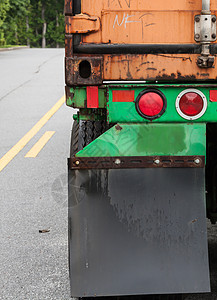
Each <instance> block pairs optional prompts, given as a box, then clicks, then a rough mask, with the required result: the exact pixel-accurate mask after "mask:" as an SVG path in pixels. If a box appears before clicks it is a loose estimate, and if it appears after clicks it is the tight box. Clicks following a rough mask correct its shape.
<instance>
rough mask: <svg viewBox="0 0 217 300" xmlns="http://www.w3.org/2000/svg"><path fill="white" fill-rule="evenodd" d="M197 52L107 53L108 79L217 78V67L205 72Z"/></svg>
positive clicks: (106, 72) (106, 73) (106, 71)
mask: <svg viewBox="0 0 217 300" xmlns="http://www.w3.org/2000/svg"><path fill="white" fill-rule="evenodd" d="M197 57H198V55H197V54H183V55H180V56H177V55H175V54H171V55H154V54H144V55H137V54H128V55H104V61H105V65H106V67H104V72H103V73H104V75H103V78H104V80H161V81H163V80H188V81H192V80H203V79H204V78H206V79H216V71H215V68H211V69H210V70H209V73H204V70H202V69H200V68H199V67H198V66H197V64H196V61H197Z"/></svg>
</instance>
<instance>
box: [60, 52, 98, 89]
mask: <svg viewBox="0 0 217 300" xmlns="http://www.w3.org/2000/svg"><path fill="white" fill-rule="evenodd" d="M102 60H103V59H102V57H101V56H74V57H73V58H69V57H66V61H65V64H66V72H65V75H66V84H67V85H69V86H73V85H97V84H102V80H103V79H102Z"/></svg>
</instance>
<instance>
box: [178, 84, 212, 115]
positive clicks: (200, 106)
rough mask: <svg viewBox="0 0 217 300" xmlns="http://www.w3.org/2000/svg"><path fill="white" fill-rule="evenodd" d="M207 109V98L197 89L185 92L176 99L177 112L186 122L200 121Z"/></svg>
mask: <svg viewBox="0 0 217 300" xmlns="http://www.w3.org/2000/svg"><path fill="white" fill-rule="evenodd" d="M206 109H207V100H206V97H205V95H204V94H203V93H202V92H201V91H199V90H197V89H187V90H184V91H182V92H181V93H180V94H179V95H178V97H177V98H176V110H177V112H178V114H179V115H180V116H181V117H182V118H184V119H186V120H197V119H199V118H200V117H201V116H202V115H203V114H204V113H205V111H206Z"/></svg>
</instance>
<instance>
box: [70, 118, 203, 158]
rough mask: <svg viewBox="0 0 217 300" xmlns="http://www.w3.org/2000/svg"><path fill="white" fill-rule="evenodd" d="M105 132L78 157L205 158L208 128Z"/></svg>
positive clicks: (133, 127) (128, 127)
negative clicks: (177, 156)
mask: <svg viewBox="0 0 217 300" xmlns="http://www.w3.org/2000/svg"><path fill="white" fill-rule="evenodd" d="M119 125H120V126H121V127H122V130H117V129H116V127H115V126H113V127H112V128H111V129H109V130H108V131H106V132H105V133H104V134H102V135H101V136H100V137H98V138H97V139H96V140H94V141H93V142H92V143H91V144H89V145H88V146H86V147H85V148H84V149H83V150H81V151H80V152H78V153H77V154H76V156H78V157H106V156H149V155H173V156H174V155H180V156H182V155H184V156H185V155H206V125H205V124H198V123H197V124H138V123H137V124H119Z"/></svg>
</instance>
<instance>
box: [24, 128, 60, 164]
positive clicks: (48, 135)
mask: <svg viewBox="0 0 217 300" xmlns="http://www.w3.org/2000/svg"><path fill="white" fill-rule="evenodd" d="M54 133H55V131H46V132H45V133H44V134H43V135H42V137H41V138H40V139H39V140H38V141H37V143H35V145H34V146H33V147H32V148H31V149H30V150H29V152H28V153H27V154H26V156H25V157H33V158H35V157H36V156H37V155H38V153H39V152H40V151H41V150H42V148H44V146H45V145H46V144H47V142H48V141H49V140H50V139H51V138H52V136H53V135H54Z"/></svg>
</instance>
